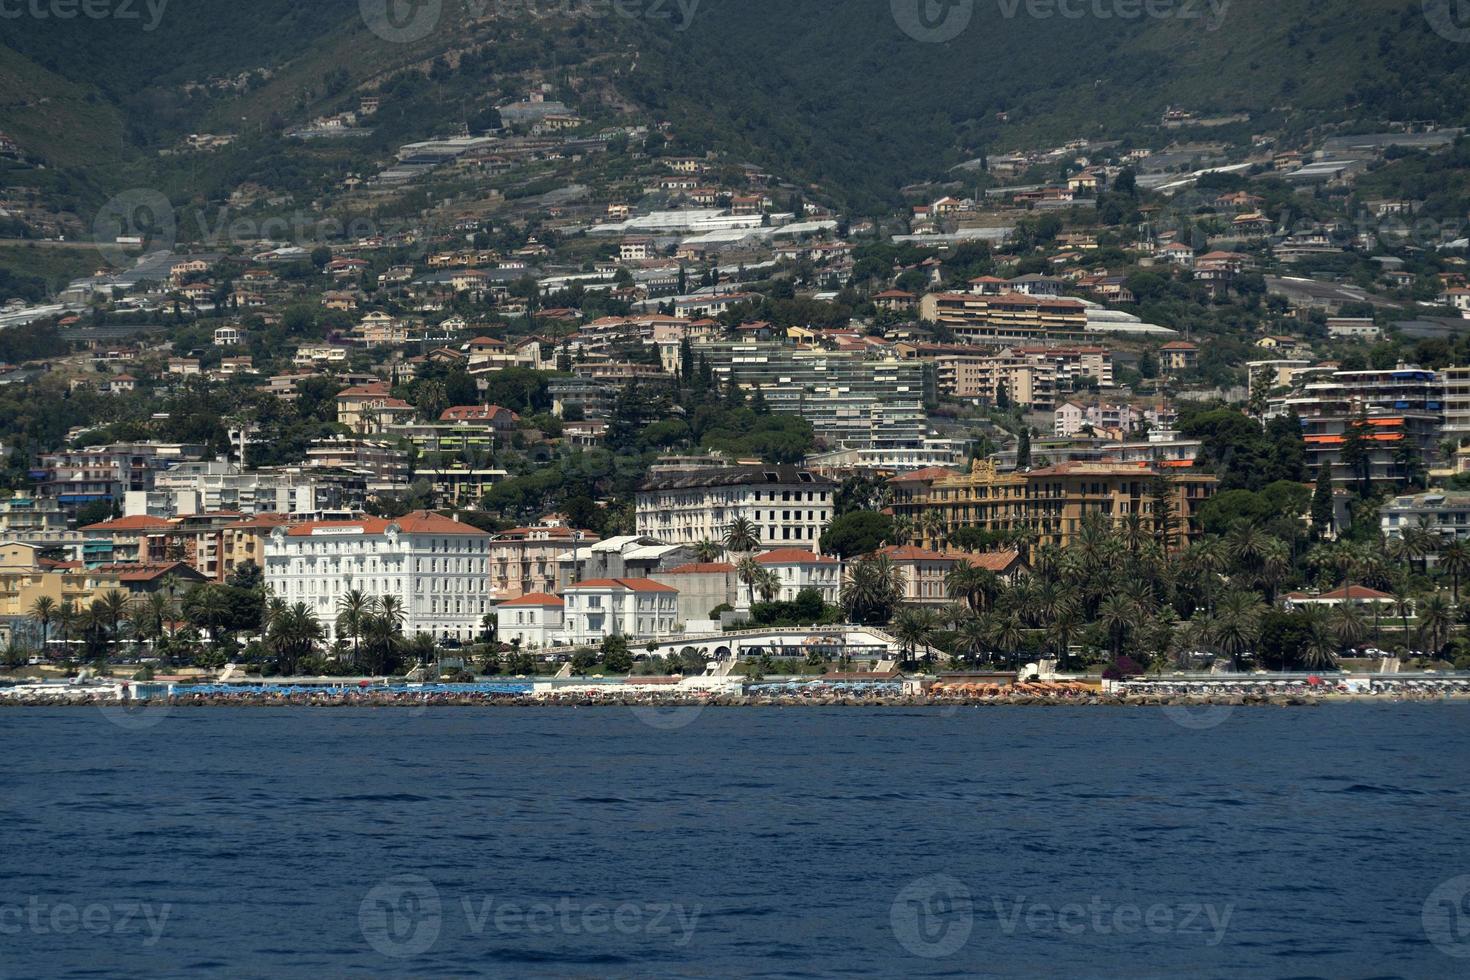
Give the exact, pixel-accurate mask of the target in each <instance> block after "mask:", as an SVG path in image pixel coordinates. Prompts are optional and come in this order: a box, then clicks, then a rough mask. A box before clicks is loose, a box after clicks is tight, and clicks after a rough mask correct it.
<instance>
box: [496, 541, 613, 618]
mask: <svg viewBox="0 0 1470 980" xmlns="http://www.w3.org/2000/svg"><path fill="white" fill-rule="evenodd" d="M597 542H598V537H597V535H596V534H593V533H592V532H591V531H579V530H577V529H576V528H570V527H564V526H561V525H537V526H535V527H516V528H511V529H510V530H508V531H501V532H499V533H498V534H496V535H494V536H493V537H491V539H490V552H489V553H490V587H491V589H492V591H493V592H494V593H495V598H496V601H497V602H504V601H506V600H509V599H515V598H518V597H520V596H523V595H528V594H530V593H533V592H548V593H549V592H555V591H557V588H558V575H557V572H558V567H559V566H558V563H557V559H558V558H560V557H561V556H562V555H563V554H565V553H567V552H569V551H573V550H574V549H577V548H590V547H591V546H592V545H594V544H597Z"/></svg>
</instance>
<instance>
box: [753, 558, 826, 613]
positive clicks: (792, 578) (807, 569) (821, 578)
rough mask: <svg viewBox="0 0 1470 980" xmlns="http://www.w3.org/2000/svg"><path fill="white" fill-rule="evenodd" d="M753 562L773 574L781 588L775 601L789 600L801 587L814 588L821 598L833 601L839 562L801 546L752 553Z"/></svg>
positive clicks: (798, 592) (793, 597)
mask: <svg viewBox="0 0 1470 980" xmlns="http://www.w3.org/2000/svg"><path fill="white" fill-rule="evenodd" d="M755 560H756V564H758V565H760V566H761V567H762V568H766V569H770V570H771V571H772V572H775V573H776V578H777V580H778V581H780V583H781V591H780V592H779V593H778V594H777V595H776V599H777V601H778V602H791V601H792V600H794V599H795V598H796V597H797V595H798V594H800V593H801V591H802V590H803V589H816V590H817V591H818V592H819V593H821V595H822V601H823V602H826V603H835V602H836V601H837V595H838V592H839V591H840V590H841V589H842V582H841V581H840V579H839V577H838V569H839V568H840V564H839V562H838V561H837V559H836V558H829V557H827V556H826V555H818V554H814V553H813V552H811V551H807V550H805V549H803V548H777V549H776V550H774V551H767V552H766V553H765V554H761V555H756V556H755Z"/></svg>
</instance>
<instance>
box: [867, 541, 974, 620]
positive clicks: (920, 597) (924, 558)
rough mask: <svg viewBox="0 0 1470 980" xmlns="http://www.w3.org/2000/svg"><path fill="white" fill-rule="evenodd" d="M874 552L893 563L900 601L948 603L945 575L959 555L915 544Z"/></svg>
mask: <svg viewBox="0 0 1470 980" xmlns="http://www.w3.org/2000/svg"><path fill="white" fill-rule="evenodd" d="M877 554H879V555H882V556H884V557H886V558H887V559H888V560H889V561H891V562H892V563H893V567H894V568H895V569H896V570H897V571H898V574H899V576H900V577H901V578H902V579H903V599H902V601H903V602H909V603H918V604H920V605H943V604H944V603H947V602H949V587H948V586H947V585H946V583H945V576H947V575H948V574H949V573H950V570H951V569H953V568H954V567H955V566H956V565H958V564H959V563H960V562H962V561H965V558H964V556H963V555H947V554H943V553H942V552H938V551H931V550H929V549H928V548H921V547H917V546H915V545H908V544H906V545H890V546H888V547H886V548H880V549H878V552H877Z"/></svg>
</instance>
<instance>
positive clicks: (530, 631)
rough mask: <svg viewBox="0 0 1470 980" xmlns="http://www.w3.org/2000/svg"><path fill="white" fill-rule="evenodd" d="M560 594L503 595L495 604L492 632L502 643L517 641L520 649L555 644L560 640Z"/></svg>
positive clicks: (561, 603)
mask: <svg viewBox="0 0 1470 980" xmlns="http://www.w3.org/2000/svg"><path fill="white" fill-rule="evenodd" d="M565 607H566V602H565V600H563V599H562V598H561V597H560V596H554V595H551V594H549V593H546V592H532V593H528V594H527V595H522V596H517V597H515V598H514V599H507V600H506V601H505V602H502V603H499V604H498V605H497V606H496V607H495V636H496V639H498V640H500V642H502V643H510V644H513V645H514V644H517V643H518V644H519V645H520V647H521V649H523V650H535V649H538V648H541V647H550V646H556V645H557V644H558V643H560V642H562V637H563V634H564V629H563V620H562V616H563V610H564V609H565Z"/></svg>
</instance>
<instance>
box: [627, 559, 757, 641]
mask: <svg viewBox="0 0 1470 980" xmlns="http://www.w3.org/2000/svg"><path fill="white" fill-rule="evenodd" d="M648 577H649V578H651V579H653V580H654V581H655V582H658V583H660V584H661V585H667V586H669V587H671V588H674V589H677V590H678V591H679V604H678V609H679V615H678V624H677V625H682V626H683V627H684V628H685V631H686V632H692V631H693V628H692V627H690V625H689V624H690V623H705V624H708V625H710V626H712V627H713V628H715V629H718V628H719V627H718V626H717V625H715V624H711V623H710V620H711V616H710V613H712V612H713V611H714V610H715V609H716V608H718V607H720V606H730V607H731V608H732V609H733V608H735V607H737V606H741V605H743V604H744V598H745V597H744V595H743V594H742V591H741V588H740V579H739V577H738V576H737V575H736V574H735V566H734V565H732V564H730V563H729V562H727V561H692V562H686V563H684V564H683V565H675V566H674V567H673V568H669V569H665V570H662V571H657V572H652V573H650V574H649V576H648Z"/></svg>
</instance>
